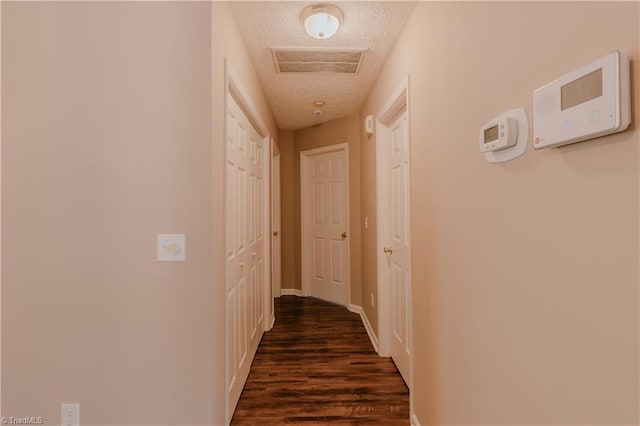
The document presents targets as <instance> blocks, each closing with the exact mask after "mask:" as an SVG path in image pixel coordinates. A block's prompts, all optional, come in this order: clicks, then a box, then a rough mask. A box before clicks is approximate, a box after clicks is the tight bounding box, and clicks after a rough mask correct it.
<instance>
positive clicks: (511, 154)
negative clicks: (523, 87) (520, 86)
mask: <svg viewBox="0 0 640 426" xmlns="http://www.w3.org/2000/svg"><path fill="white" fill-rule="evenodd" d="M528 136H529V121H528V120H527V113H526V112H525V111H524V109H523V108H517V109H513V110H511V111H507V112H505V113H502V114H500V115H499V116H497V117H495V118H494V119H493V120H490V121H489V122H488V123H487V124H485V125H484V126H482V127H481V128H480V134H479V137H478V144H479V145H480V152H482V153H484V158H485V160H487V163H502V162H504V161H509V160H513V159H514V158H517V157H519V156H521V155H522V154H524V153H525V152H526V150H527V138H528Z"/></svg>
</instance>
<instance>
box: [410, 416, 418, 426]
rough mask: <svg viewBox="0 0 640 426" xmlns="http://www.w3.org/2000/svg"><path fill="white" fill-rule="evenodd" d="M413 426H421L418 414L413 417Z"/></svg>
mask: <svg viewBox="0 0 640 426" xmlns="http://www.w3.org/2000/svg"><path fill="white" fill-rule="evenodd" d="M411 426H420V421H419V420H418V417H417V416H416V413H413V414H412V415H411Z"/></svg>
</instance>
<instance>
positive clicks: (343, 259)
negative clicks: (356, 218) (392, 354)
mask: <svg viewBox="0 0 640 426" xmlns="http://www.w3.org/2000/svg"><path fill="white" fill-rule="evenodd" d="M339 147H340V148H336V147H333V148H332V147H329V148H328V149H330V151H329V152H322V151H326V149H325V150H320V152H318V150H314V151H306V152H302V153H301V159H302V164H301V174H302V184H301V188H302V215H303V218H302V222H303V224H302V226H303V229H302V250H303V254H302V256H303V271H302V273H303V292H304V293H305V294H310V295H312V296H314V297H318V298H320V299H324V300H327V301H330V302H333V303H337V304H339V305H343V306H347V304H348V295H349V250H348V241H349V235H348V232H349V224H348V221H349V219H348V218H349V210H348V208H349V207H348V203H349V195H348V188H349V168H348V167H349V166H348V153H347V149H346V145H345V146H342V145H340V146H339Z"/></svg>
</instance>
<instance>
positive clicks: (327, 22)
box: [300, 4, 344, 39]
mask: <svg viewBox="0 0 640 426" xmlns="http://www.w3.org/2000/svg"><path fill="white" fill-rule="evenodd" d="M343 18H344V15H343V14H342V11H341V10H340V9H338V8H337V7H336V6H333V5H330V4H317V5H313V6H309V7H307V8H305V9H304V10H303V11H302V13H301V14H300V20H301V21H302V23H303V24H304V29H305V30H307V34H309V35H310V36H311V37H313V38H317V39H324V38H329V37H331V36H332V35H334V34H335V33H336V32H337V31H338V27H339V26H340V24H341V23H342V19H343Z"/></svg>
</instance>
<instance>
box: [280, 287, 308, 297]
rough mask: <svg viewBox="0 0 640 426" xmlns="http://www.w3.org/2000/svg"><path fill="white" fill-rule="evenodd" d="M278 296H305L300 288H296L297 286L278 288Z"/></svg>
mask: <svg viewBox="0 0 640 426" xmlns="http://www.w3.org/2000/svg"><path fill="white" fill-rule="evenodd" d="M280 296H298V297H305V296H303V295H302V290H298V289H297V288H283V289H281V290H280Z"/></svg>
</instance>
